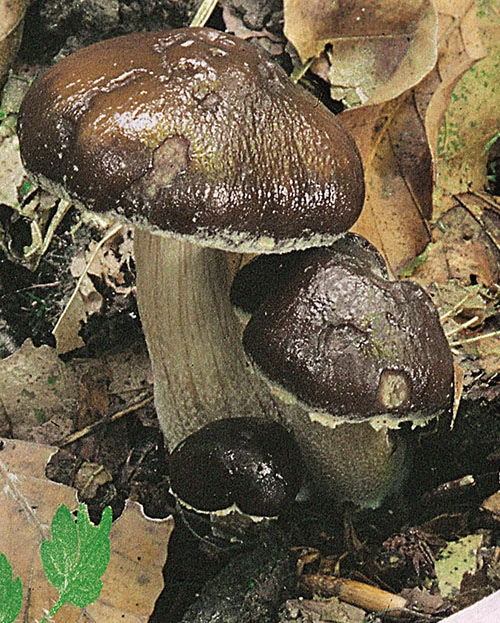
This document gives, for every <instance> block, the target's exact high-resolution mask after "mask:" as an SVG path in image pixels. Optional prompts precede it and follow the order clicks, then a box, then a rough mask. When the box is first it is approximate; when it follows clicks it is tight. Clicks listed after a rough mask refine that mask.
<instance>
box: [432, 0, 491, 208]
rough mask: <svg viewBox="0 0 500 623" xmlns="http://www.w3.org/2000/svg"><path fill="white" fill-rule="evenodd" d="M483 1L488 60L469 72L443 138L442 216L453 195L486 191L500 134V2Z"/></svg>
mask: <svg viewBox="0 0 500 623" xmlns="http://www.w3.org/2000/svg"><path fill="white" fill-rule="evenodd" d="M494 4H495V3H493V2H491V3H483V10H482V12H481V14H480V17H479V20H480V25H481V30H482V34H483V41H484V43H485V45H486V48H487V55H486V57H485V58H483V59H481V60H479V61H478V62H477V63H476V64H475V65H474V66H473V67H471V68H470V69H469V71H467V72H466V73H465V74H464V75H463V77H462V78H461V80H460V81H459V83H458V84H457V86H456V88H455V89H454V91H453V93H452V94H451V100H450V102H449V105H448V107H447V109H446V114H445V115H444V119H443V122H442V124H441V126H440V131H439V136H438V156H437V173H438V178H437V189H436V190H437V193H436V194H437V195H438V201H439V209H440V212H442V211H444V210H445V209H447V208H448V207H449V206H450V205H452V203H453V199H452V197H453V195H458V194H460V193H464V192H468V191H482V190H483V189H484V188H485V186H486V184H487V178H486V161H487V153H486V150H485V146H486V144H487V143H488V141H489V140H490V139H492V138H493V137H494V136H495V135H496V134H498V132H500V3H498V2H496V6H494Z"/></svg>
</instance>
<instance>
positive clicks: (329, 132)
mask: <svg viewBox="0 0 500 623" xmlns="http://www.w3.org/2000/svg"><path fill="white" fill-rule="evenodd" d="M18 134H19V139H20V148H21V155H22V159H23V162H24V164H25V167H26V169H27V170H28V171H29V172H31V174H32V175H33V177H34V178H35V179H38V181H39V182H40V183H41V184H42V185H45V186H54V187H62V188H63V189H64V190H65V192H66V193H67V194H69V195H70V197H71V198H72V199H76V200H78V201H79V202H81V203H82V204H84V205H85V207H87V208H88V209H90V210H94V211H97V212H110V213H112V214H114V216H115V217H116V216H118V217H120V216H121V217H122V218H124V219H125V220H128V221H130V222H132V223H133V224H135V225H138V226H143V227H147V228H150V229H155V230H160V231H164V232H169V234H170V235H174V236H181V237H187V238H194V239H195V240H196V241H197V242H198V243H199V244H205V245H208V246H215V247H218V248H221V249H230V250H236V251H249V252H266V251H272V250H280V251H282V250H286V249H288V248H290V247H292V246H297V244H298V243H297V241H298V240H299V241H300V242H299V244H301V245H302V246H303V247H307V246H316V245H319V244H327V243H329V242H330V241H331V240H332V239H334V238H335V237H337V236H338V235H339V234H340V233H343V232H345V231H347V230H348V229H349V227H350V226H351V225H352V224H353V223H354V222H355V221H356V219H357V217H358V215H359V213H360V210H361V207H362V203H363V198H364V183H363V172H362V165H361V161H360V158H359V155H358V152H357V149H356V146H355V144H354V141H353V140H352V138H351V137H350V135H349V134H348V133H347V131H346V130H344V129H343V128H342V126H341V125H340V123H339V121H338V120H337V119H336V118H335V116H334V115H333V114H332V113H330V111H328V110H327V109H326V108H325V107H323V105H322V104H321V103H319V102H318V101H316V100H315V99H314V98H313V97H312V96H311V95H310V94H309V93H307V92H306V91H304V90H303V89H302V88H300V87H298V86H296V85H294V84H293V83H292V82H291V81H290V80H289V78H288V76H287V75H286V73H285V72H284V71H283V70H282V69H281V68H280V67H279V66H278V65H276V64H275V63H274V62H272V61H271V60H270V59H269V58H268V57H267V56H266V54H265V53H264V52H262V51H259V50H258V49H257V48H256V47H254V46H253V45H251V44H249V43H247V42H245V41H243V40H241V39H238V38H237V37H233V36H231V35H228V34H225V33H222V32H219V31H216V30H212V29H209V28H182V29H178V30H171V31H167V32H151V33H135V34H131V35H126V36H123V37H117V38H114V39H110V40H107V41H102V42H100V43H96V44H94V45H91V46H89V47H87V48H85V49H82V50H79V51H77V52H75V53H74V54H71V55H70V56H68V57H66V58H65V59H63V60H62V61H60V62H59V63H57V64H56V65H54V66H53V67H51V68H50V69H49V70H47V71H46V72H45V73H44V74H43V75H42V76H40V77H39V78H38V79H36V80H35V81H34V83H33V84H32V85H31V87H30V89H29V90H28V93H27V95H26V97H25V99H24V101H23V103H22V106H21V110H20V113H19V124H18Z"/></svg>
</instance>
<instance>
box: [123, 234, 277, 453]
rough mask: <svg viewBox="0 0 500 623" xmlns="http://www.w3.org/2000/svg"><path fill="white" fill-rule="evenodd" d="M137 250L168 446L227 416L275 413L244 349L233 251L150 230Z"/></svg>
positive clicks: (137, 239) (140, 294) (137, 241)
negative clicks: (234, 298) (233, 291)
mask: <svg viewBox="0 0 500 623" xmlns="http://www.w3.org/2000/svg"><path fill="white" fill-rule="evenodd" d="M134 253H135V261H136V266H137V302H138V305H139V312H140V316H141V322H142V326H143V329H144V334H145V336H146V341H147V345H148V350H149V355H150V358H151V362H152V367H153V375H154V379H155V385H154V386H155V407H156V411H157V413H158V417H159V420H160V422H161V423H162V425H163V429H164V432H165V435H166V438H167V439H166V440H167V444H168V446H169V447H170V448H172V447H174V446H175V445H177V444H178V443H179V442H180V441H182V439H184V438H185V437H187V435H189V434H190V433H192V432H194V431H196V430H198V429H199V428H201V427H202V426H203V425H204V424H206V423H207V422H210V421H212V420H216V419H220V418H222V417H231V416H233V417H234V416H236V417H237V416H242V415H247V416H265V417H272V416H273V414H274V415H275V417H276V407H275V406H274V404H273V401H272V399H271V397H270V395H269V391H268V390H267V389H266V388H265V387H264V385H263V383H262V382H261V381H260V379H258V378H257V377H256V375H255V373H254V372H253V369H252V368H251V367H250V366H249V363H248V360H247V357H246V355H245V353H244V350H243V346H242V343H241V327H240V325H239V323H238V320H237V318H236V316H235V314H234V311H233V309H232V306H231V304H230V302H229V288H230V280H231V275H230V271H229V266H228V262H227V259H226V254H225V253H224V252H223V251H219V250H215V249H210V248H207V247H201V246H198V245H195V244H192V243H190V242H184V241H180V240H174V239H172V238H166V237H165V236H162V235H158V234H152V233H150V232H148V231H146V230H143V229H136V231H135V233H134ZM273 412H274V413H273Z"/></svg>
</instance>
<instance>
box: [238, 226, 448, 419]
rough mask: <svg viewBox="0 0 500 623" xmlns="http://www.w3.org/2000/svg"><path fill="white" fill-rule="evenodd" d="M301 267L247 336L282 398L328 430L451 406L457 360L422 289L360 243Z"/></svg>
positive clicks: (318, 252)
mask: <svg viewBox="0 0 500 623" xmlns="http://www.w3.org/2000/svg"><path fill="white" fill-rule="evenodd" d="M293 264H294V266H293V271H287V273H286V275H285V276H284V277H283V279H282V282H281V284H280V289H279V291H278V292H277V291H276V290H275V293H274V295H273V296H269V297H267V298H266V300H265V302H264V303H263V304H262V305H261V306H260V307H259V308H258V309H257V311H256V312H255V313H254V314H253V316H252V317H251V319H250V321H249V322H248V324H247V326H246V328H245V331H244V336H243V344H244V347H245V350H246V352H247V353H248V355H249V356H250V358H251V359H252V361H253V362H254V363H255V364H256V365H257V367H258V368H259V369H260V370H261V371H262V372H263V374H264V376H265V377H266V378H267V379H268V380H269V381H270V382H271V384H273V385H275V387H276V389H277V391H280V390H285V392H286V394H291V395H292V396H293V397H294V398H296V399H297V400H298V401H299V402H301V403H303V404H305V405H306V407H307V409H308V410H309V411H314V412H316V413H317V414H321V415H322V416H323V415H324V416H325V418H326V421H325V423H328V421H333V420H329V418H328V416H332V417H333V418H334V420H335V421H350V422H352V421H361V420H372V421H374V420H379V421H381V422H382V423H384V424H385V423H387V424H389V425H391V422H395V423H397V422H400V421H403V420H412V421H418V420H426V419H428V418H429V417H431V416H433V415H435V414H437V413H438V412H440V411H442V410H444V409H446V408H449V407H450V405H451V400H452V385H453V358H452V354H451V351H450V348H449V345H448V342H447V340H446V337H445V335H444V332H443V329H442V326H441V324H440V321H439V316H438V314H437V310H436V308H435V306H434V304H433V303H432V301H431V299H430V297H429V296H428V295H427V294H426V293H425V292H424V290H423V289H422V288H420V287H419V286H418V285H416V284H414V283H412V282H409V281H389V280H387V278H386V276H385V274H384V270H383V268H382V266H381V264H380V260H379V256H377V254H375V255H374V254H373V253H372V252H371V251H370V250H369V249H367V248H363V246H360V245H359V244H358V242H357V240H356V238H355V237H351V236H348V237H346V238H344V239H342V240H340V241H338V242H337V243H335V244H334V245H333V246H332V247H330V248H320V249H310V250H307V251H304V252H301V253H300V254H297V257H296V258H295V259H294V262H293ZM285 397H286V396H285ZM318 417H319V415H318ZM318 421H319V420H318Z"/></svg>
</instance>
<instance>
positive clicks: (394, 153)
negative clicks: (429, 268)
mask: <svg viewBox="0 0 500 623" xmlns="http://www.w3.org/2000/svg"><path fill="white" fill-rule="evenodd" d="M418 97H419V94H418V92H416V91H410V92H408V93H406V94H404V95H402V96H401V97H399V98H397V99H396V100H392V101H391V102H387V103H385V104H380V105H379V106H370V107H365V108H358V109H353V110H348V111H345V112H343V113H342V114H341V115H340V117H341V120H342V122H343V123H344V125H345V126H346V127H347V128H348V129H349V130H350V132H351V133H352V135H353V136H354V138H355V140H356V143H357V145H358V148H359V149H360V152H361V157H362V160H363V166H364V169H365V182H366V200H365V206H364V208H363V212H362V213H361V216H360V218H359V219H358V221H357V223H356V225H355V226H354V228H353V230H354V231H355V232H356V233H358V234H360V235H362V236H364V237H365V238H367V239H368V240H369V241H370V242H371V243H372V244H373V245H375V246H376V247H377V249H379V251H380V252H381V253H382V255H383V256H384V258H385V260H386V262H387V264H388V266H389V268H390V270H391V272H392V273H393V275H396V274H397V273H398V272H399V271H400V270H401V269H402V268H404V267H405V266H406V264H407V263H408V262H409V261H411V260H412V259H413V258H414V257H416V256H417V255H418V254H419V253H421V252H422V251H423V250H424V248H425V247H426V245H427V244H428V242H429V241H430V230H429V227H428V219H429V218H430V217H431V214H432V165H431V158H430V151H429V147H428V144H427V138H426V134H425V128H424V125H423V121H422V116H421V114H420V106H419V101H418Z"/></svg>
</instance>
